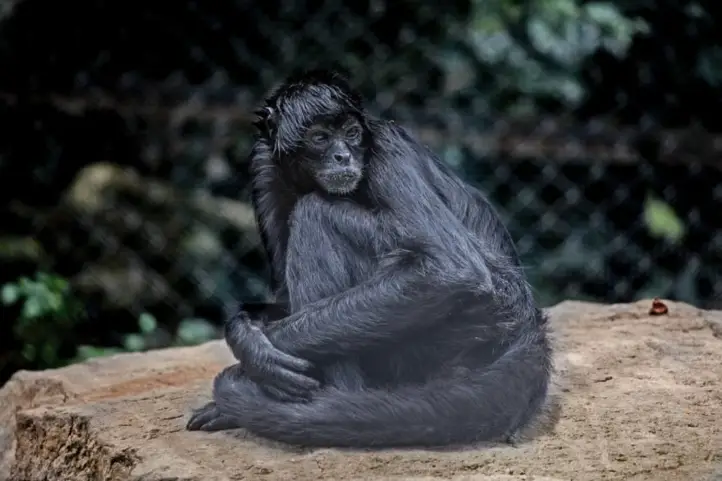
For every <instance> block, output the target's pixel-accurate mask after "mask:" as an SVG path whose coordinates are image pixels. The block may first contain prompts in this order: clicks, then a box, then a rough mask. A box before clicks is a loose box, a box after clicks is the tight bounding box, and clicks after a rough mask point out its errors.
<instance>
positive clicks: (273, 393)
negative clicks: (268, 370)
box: [263, 386, 311, 403]
mask: <svg viewBox="0 0 722 481" xmlns="http://www.w3.org/2000/svg"><path fill="white" fill-rule="evenodd" d="M263 389H264V391H266V394H267V395H268V396H269V397H271V398H273V399H275V400H276V401H280V402H289V403H304V402H308V401H310V399H311V396H310V395H309V394H295V393H293V394H292V393H289V392H287V391H283V390H282V389H279V388H276V387H274V386H265V387H264V388H263Z"/></svg>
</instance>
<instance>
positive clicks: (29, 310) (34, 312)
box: [22, 297, 43, 319]
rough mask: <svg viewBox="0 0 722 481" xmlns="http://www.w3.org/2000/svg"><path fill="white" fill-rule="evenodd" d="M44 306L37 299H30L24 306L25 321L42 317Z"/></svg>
mask: <svg viewBox="0 0 722 481" xmlns="http://www.w3.org/2000/svg"><path fill="white" fill-rule="evenodd" d="M42 312H43V306H42V305H41V304H40V302H39V301H38V299H37V298H35V297H30V298H28V299H27V300H26V301H25V304H24V305H23V311H22V316H23V317H24V318H25V319H37V318H38V317H40V316H41V315H42Z"/></svg>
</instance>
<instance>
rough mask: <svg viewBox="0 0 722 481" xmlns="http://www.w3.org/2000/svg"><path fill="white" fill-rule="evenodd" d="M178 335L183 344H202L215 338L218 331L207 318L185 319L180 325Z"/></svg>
mask: <svg viewBox="0 0 722 481" xmlns="http://www.w3.org/2000/svg"><path fill="white" fill-rule="evenodd" d="M177 335H178V337H179V338H180V340H181V342H182V343H183V344H200V343H201V342H205V341H208V340H211V339H213V338H214V337H215V336H216V332H215V329H214V328H213V326H212V325H211V323H209V322H208V321H206V320H205V319H184V320H183V321H181V323H180V325H179V326H178V332H177Z"/></svg>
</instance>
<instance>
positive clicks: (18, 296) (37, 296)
mask: <svg viewBox="0 0 722 481" xmlns="http://www.w3.org/2000/svg"><path fill="white" fill-rule="evenodd" d="M0 300H1V301H2V304H3V305H4V306H13V305H17V304H21V306H22V307H21V308H20V311H19V312H20V314H19V316H18V318H17V319H6V321H9V322H11V323H12V326H13V334H14V337H15V341H16V342H17V343H19V346H18V347H19V348H20V352H21V355H22V357H23V358H24V359H25V360H26V361H27V363H28V364H29V365H30V366H33V367H35V368H38V369H43V368H51V367H58V366H62V365H65V364H68V363H72V362H77V361H82V360H84V359H89V358H92V357H98V356H107V355H111V354H117V353H120V352H138V351H144V350H147V349H152V348H155V347H161V346H158V343H154V342H153V341H152V339H153V338H154V337H157V336H158V333H159V330H160V329H159V327H158V323H157V321H156V319H155V318H154V317H153V316H152V315H151V314H148V313H143V314H141V316H140V317H139V318H138V332H137V333H131V334H126V335H125V336H123V345H122V346H120V347H107V346H88V345H80V346H77V347H76V352H74V353H67V352H63V351H64V350H63V345H64V344H65V343H66V342H67V341H71V345H72V336H73V329H75V328H76V327H77V324H78V323H79V322H80V321H81V320H82V319H83V318H84V316H85V310H84V307H83V305H82V303H81V301H80V300H79V299H77V298H76V297H75V296H74V295H73V293H72V291H71V289H70V284H69V283H68V281H67V280H66V279H63V278H62V277H59V276H57V275H55V274H49V273H46V272H38V273H37V274H36V275H35V277H34V278H29V277H20V278H19V279H17V281H16V282H11V283H7V284H5V285H3V286H2V290H1V291H0ZM217 336H218V332H217V330H216V328H215V327H214V326H213V325H212V324H211V323H210V322H208V321H206V320H204V319H184V320H183V321H181V322H180V324H179V326H178V329H177V330H176V332H175V333H174V335H173V336H172V337H171V338H170V339H169V340H164V341H163V342H162V345H163V346H186V345H194V344H199V343H202V342H205V341H208V340H210V339H213V338H215V337H217Z"/></svg>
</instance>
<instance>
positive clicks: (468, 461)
mask: <svg viewBox="0 0 722 481" xmlns="http://www.w3.org/2000/svg"><path fill="white" fill-rule="evenodd" d="M651 304H652V303H651V301H640V302H637V303H634V304H624V305H621V304H619V305H606V306H605V305H599V304H589V303H581V302H564V303H561V304H559V305H557V306H555V307H553V308H551V309H549V313H550V316H551V322H552V328H553V330H554V337H555V343H556V346H557V356H556V364H557V370H558V374H557V376H558V380H557V386H558V392H559V393H560V401H561V402H560V408H559V410H558V419H557V420H556V422H555V423H554V424H553V426H550V427H549V429H546V430H545V431H543V432H541V433H540V434H539V435H538V436H537V437H536V438H535V439H533V440H532V441H529V442H526V443H522V444H520V445H518V446H517V447H511V446H491V447H484V448H475V449H471V450H466V451H462V452H459V451H448V452H438V451H435V452H429V451H423V450H404V451H381V452H358V451H357V452H352V451H343V450H333V449H324V450H301V449H295V448H289V447H285V446H280V445H274V444H272V443H268V442H263V441H260V440H258V439H255V438H252V437H250V436H247V435H244V434H243V433H242V432H226V433H199V432H193V433H191V432H187V431H185V430H184V424H185V421H186V419H187V416H188V413H189V411H190V409H192V408H194V407H197V406H199V405H201V404H202V403H203V402H205V401H206V400H208V398H209V396H210V389H211V379H212V377H213V375H214V374H215V373H216V372H217V371H218V370H220V369H221V368H222V367H224V366H226V365H228V364H229V363H231V361H232V357H231V355H230V353H229V352H228V350H227V348H226V347H225V345H224V344H223V343H222V342H220V341H214V342H210V343H206V344H204V345H201V346H197V347H191V348H174V349H164V350H158V351H152V352H148V353H142V354H122V355H118V356H112V357H107V358H102V359H95V360H91V361H88V362H84V363H81V364H77V365H73V366H69V367H65V368H62V369H55V370H48V371H42V372H18V373H16V374H15V375H14V376H13V378H12V379H11V380H10V381H8V382H7V383H6V385H5V386H4V387H3V388H2V389H0V480H4V479H7V480H10V481H36V480H37V481H41V480H42V481H56V480H57V481H81V480H82V481H90V480H108V481H126V480H133V481H140V480H142V481H161V480H164V481H169V480H178V481H191V480H194V481H195V480H197V481H231V480H233V481H237V480H264V481H276V480H298V481H307V480H308V481H324V480H354V481H360V480H377V481H380V480H393V481H403V480H408V481H412V480H413V481H439V480H453V481H522V480H526V481H561V480H565V481H567V480H568V481H587V480H589V481H593V480H594V481H596V480H633V481H647V480H649V481H679V480H690V481H712V480H718V481H719V480H722V311H703V310H700V309H696V308H694V307H691V306H688V305H685V304H680V303H672V302H667V303H666V304H667V306H668V308H669V311H668V313H667V314H666V315H660V316H653V315H650V314H649V310H650V306H651Z"/></svg>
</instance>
